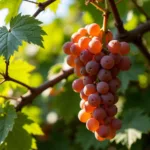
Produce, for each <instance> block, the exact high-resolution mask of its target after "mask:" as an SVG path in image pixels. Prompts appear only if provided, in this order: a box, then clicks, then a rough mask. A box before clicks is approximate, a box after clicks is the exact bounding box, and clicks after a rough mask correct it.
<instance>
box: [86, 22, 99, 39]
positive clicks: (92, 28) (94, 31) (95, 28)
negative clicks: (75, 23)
mask: <svg viewBox="0 0 150 150" xmlns="http://www.w3.org/2000/svg"><path fill="white" fill-rule="evenodd" d="M87 31H88V34H89V35H91V36H98V35H99V33H100V26H99V25H98V24H96V23H92V24H90V25H88V27H87Z"/></svg>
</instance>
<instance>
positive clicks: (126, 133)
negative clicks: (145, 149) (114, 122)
mask: <svg viewBox="0 0 150 150" xmlns="http://www.w3.org/2000/svg"><path fill="white" fill-rule="evenodd" d="M123 116H124V118H123V123H122V124H123V127H122V129H121V130H120V131H119V133H118V134H117V135H116V137H115V138H114V140H115V141H116V143H120V142H121V143H122V144H123V145H126V146H127V147H128V148H130V147H131V146H132V144H133V143H134V142H136V141H137V139H141V136H142V133H148V131H149V130H150V118H149V116H148V115H146V114H144V112H143V111H142V110H141V109H131V110H129V111H127V112H126V113H124V115H123Z"/></svg>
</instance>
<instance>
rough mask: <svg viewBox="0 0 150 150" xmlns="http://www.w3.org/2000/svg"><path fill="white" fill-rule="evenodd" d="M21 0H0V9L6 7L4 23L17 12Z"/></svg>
mask: <svg viewBox="0 0 150 150" xmlns="http://www.w3.org/2000/svg"><path fill="white" fill-rule="evenodd" d="M21 2H22V0H13V1H12V0H0V9H4V8H8V10H9V11H8V14H7V16H6V18H5V21H6V23H8V22H9V21H10V19H11V18H12V17H13V16H15V15H16V14H17V13H18V10H19V7H20V5H21Z"/></svg>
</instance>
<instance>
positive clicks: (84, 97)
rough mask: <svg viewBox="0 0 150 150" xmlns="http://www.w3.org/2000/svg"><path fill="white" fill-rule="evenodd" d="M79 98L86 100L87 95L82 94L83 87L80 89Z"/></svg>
mask: <svg viewBox="0 0 150 150" xmlns="http://www.w3.org/2000/svg"><path fill="white" fill-rule="evenodd" d="M80 98H81V99H83V100H85V101H87V100H88V96H86V95H85V94H84V92H83V89H82V90H81V92H80Z"/></svg>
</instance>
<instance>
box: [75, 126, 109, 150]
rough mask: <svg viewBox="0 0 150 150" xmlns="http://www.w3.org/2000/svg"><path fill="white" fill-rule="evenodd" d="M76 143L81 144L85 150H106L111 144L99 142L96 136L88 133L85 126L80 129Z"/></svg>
mask: <svg viewBox="0 0 150 150" xmlns="http://www.w3.org/2000/svg"><path fill="white" fill-rule="evenodd" d="M75 142H76V143H78V144H81V146H82V149H83V150H90V149H91V148H92V147H94V150H99V149H106V147H107V146H108V144H109V142H108V141H103V142H99V141H97V140H96V139H95V136H94V134H93V133H92V132H90V131H88V130H87V129H86V127H85V125H82V126H79V127H78V131H77V133H76V141H75Z"/></svg>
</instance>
